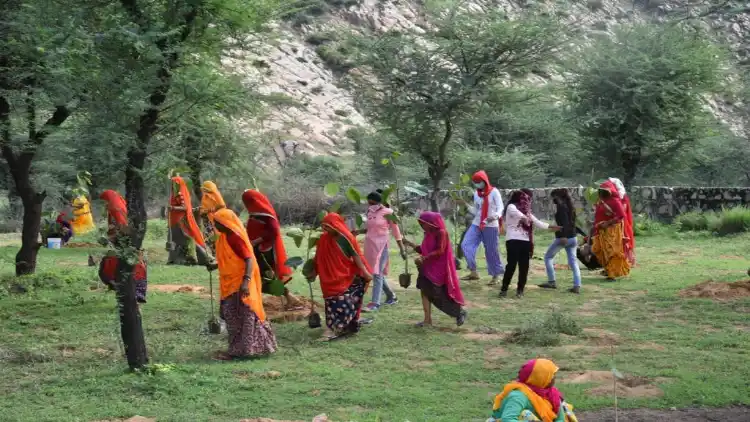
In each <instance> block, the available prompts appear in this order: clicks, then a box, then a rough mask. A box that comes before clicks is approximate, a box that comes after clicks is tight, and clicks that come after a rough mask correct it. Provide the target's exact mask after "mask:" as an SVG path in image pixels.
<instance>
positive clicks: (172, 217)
mask: <svg viewBox="0 0 750 422" xmlns="http://www.w3.org/2000/svg"><path fill="white" fill-rule="evenodd" d="M172 183H173V186H172V196H171V198H170V199H169V230H170V233H171V235H172V243H173V244H174V247H173V248H171V250H170V251H169V258H168V259H167V265H195V264H202V265H213V266H214V267H215V263H214V262H213V261H214V260H213V258H212V257H211V255H209V253H208V251H207V250H206V241H205V240H204V239H203V233H202V232H201V229H200V227H199V226H198V223H197V222H196V221H195V216H194V215H193V211H194V209H193V205H192V202H191V200H190V190H189V189H188V187H187V184H186V183H185V180H184V179H183V178H182V177H180V176H175V177H173V178H172ZM193 245H194V247H195V252H196V254H197V255H198V260H197V261H196V259H195V257H194V256H193V254H192V251H191V250H190V249H191V246H193Z"/></svg>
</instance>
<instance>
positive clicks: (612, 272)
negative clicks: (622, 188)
mask: <svg viewBox="0 0 750 422" xmlns="http://www.w3.org/2000/svg"><path fill="white" fill-rule="evenodd" d="M625 218H626V215H625V210H624V209H623V207H622V202H621V201H620V198H619V194H618V192H617V187H616V186H615V184H614V183H612V182H611V181H606V182H604V183H602V184H601V185H600V186H599V201H598V202H597V204H596V211H595V212H594V236H593V244H592V247H591V251H592V252H593V253H594V255H596V259H597V260H598V261H599V262H600V263H601V265H602V266H603V267H604V271H605V272H606V274H607V280H608V281H615V279H617V278H619V277H624V276H626V275H628V274H630V263H629V262H628V239H627V236H626V235H625V222H624V220H625Z"/></svg>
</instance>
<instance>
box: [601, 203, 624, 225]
mask: <svg viewBox="0 0 750 422" xmlns="http://www.w3.org/2000/svg"><path fill="white" fill-rule="evenodd" d="M604 205H605V206H606V207H607V208H609V210H610V211H612V218H610V219H609V220H605V221H602V222H601V223H599V227H602V228H607V227H609V226H613V225H615V224H617V223H619V222H620V221H622V220H623V219H624V218H625V209H623V207H622V203H620V200H619V199H615V198H611V199H610V200H607V201H604Z"/></svg>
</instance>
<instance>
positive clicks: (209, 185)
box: [200, 180, 227, 254]
mask: <svg viewBox="0 0 750 422" xmlns="http://www.w3.org/2000/svg"><path fill="white" fill-rule="evenodd" d="M226 207H227V204H226V203H225V202H224V197H223V196H221V192H219V187H218V186H216V183H214V182H212V181H210V180H207V181H205V182H203V185H201V206H200V214H201V217H203V225H204V226H205V232H206V236H205V239H206V243H207V244H208V247H210V248H211V250H212V251H213V253H214V254H215V253H216V245H215V242H214V240H213V235H214V232H215V229H214V213H215V212H216V211H219V210H220V209H223V208H226Z"/></svg>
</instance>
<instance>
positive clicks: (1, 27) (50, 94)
mask: <svg viewBox="0 0 750 422" xmlns="http://www.w3.org/2000/svg"><path fill="white" fill-rule="evenodd" d="M2 9H3V19H2V21H0V153H1V154H2V157H3V159H4V160H5V162H6V164H7V169H8V172H9V173H10V175H11V178H12V180H13V186H12V189H11V192H13V193H14V194H15V195H17V196H18V197H20V199H21V204H22V205H23V228H22V234H21V242H22V243H21V249H20V250H19V251H18V253H17V254H16V261H15V262H16V275H19V276H20V275H25V274H33V273H34V271H35V270H36V257H37V252H38V250H39V248H40V247H41V244H39V242H38V237H39V229H40V225H41V218H42V205H43V202H44V199H45V198H46V197H47V192H46V191H45V190H44V189H41V188H40V186H39V184H38V183H34V180H33V178H32V174H33V173H34V165H35V161H36V159H37V158H38V155H39V152H40V149H41V148H42V147H43V144H44V143H45V142H47V141H53V138H54V136H55V133H56V132H57V131H58V129H59V128H60V127H61V126H62V125H63V124H64V123H65V122H66V121H67V120H68V118H69V117H70V116H71V114H72V113H73V110H74V108H75V103H76V102H78V101H79V100H81V98H82V95H84V93H85V90H84V85H83V84H82V83H81V80H80V77H81V76H82V73H83V70H84V66H85V64H86V57H87V56H88V54H89V52H90V51H89V50H90V47H89V43H88V41H89V39H90V37H89V36H88V34H87V32H86V29H85V28H86V27H85V25H84V21H83V20H82V16H81V14H80V13H76V11H73V10H71V8H70V7H69V5H68V4H65V3H62V2H58V1H56V0H34V1H22V0H10V1H5V2H4V3H3V6H2ZM39 10H45V11H46V12H45V13H42V14H40V13H39V12H38V11H39ZM54 141H60V139H59V138H58V139H56V140H54Z"/></svg>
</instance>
